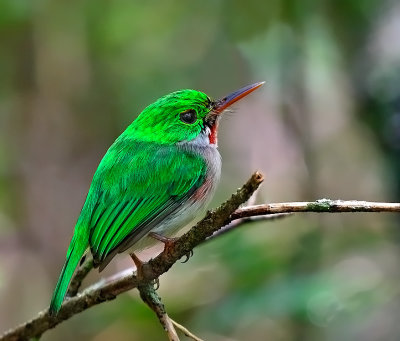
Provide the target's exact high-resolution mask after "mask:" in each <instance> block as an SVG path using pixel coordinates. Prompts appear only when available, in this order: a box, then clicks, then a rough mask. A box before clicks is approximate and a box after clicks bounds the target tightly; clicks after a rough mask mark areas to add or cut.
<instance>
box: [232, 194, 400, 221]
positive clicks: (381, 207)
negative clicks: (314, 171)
mask: <svg viewBox="0 0 400 341" xmlns="http://www.w3.org/2000/svg"><path fill="white" fill-rule="evenodd" d="M295 212H316V213H325V212H328V213H343V212H400V203H388V202H371V201H357V200H331V199H319V200H316V201H311V202H307V201H305V202H282V203H276V204H262V205H254V206H247V207H243V208H239V209H238V210H236V211H235V212H234V213H233V214H232V216H231V218H232V220H235V219H242V218H248V217H255V216H262V215H267V214H277V213H295Z"/></svg>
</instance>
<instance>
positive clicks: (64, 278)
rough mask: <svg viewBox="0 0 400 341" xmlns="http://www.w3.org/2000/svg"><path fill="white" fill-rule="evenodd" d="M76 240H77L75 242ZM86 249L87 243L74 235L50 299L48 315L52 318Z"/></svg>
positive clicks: (59, 306) (57, 310) (58, 308)
mask: <svg viewBox="0 0 400 341" xmlns="http://www.w3.org/2000/svg"><path fill="white" fill-rule="evenodd" d="M77 239H78V240H77ZM79 239H81V240H79ZM86 248H87V242H86V241H84V242H83V241H82V238H79V237H78V238H77V237H76V233H74V236H73V237H72V240H71V244H70V245H69V248H68V252H67V257H66V260H65V263H64V266H63V268H62V270H61V274H60V277H59V278H58V282H57V285H56V288H55V289H54V293H53V297H52V298H51V303H50V309H49V313H50V315H52V316H55V315H57V313H58V312H59V310H60V308H61V305H62V303H63V301H64V297H65V294H66V292H67V289H68V286H69V283H70V281H71V278H72V275H73V274H74V271H75V268H76V267H77V265H78V263H79V261H80V259H81V258H82V256H83V253H84V252H85V250H86Z"/></svg>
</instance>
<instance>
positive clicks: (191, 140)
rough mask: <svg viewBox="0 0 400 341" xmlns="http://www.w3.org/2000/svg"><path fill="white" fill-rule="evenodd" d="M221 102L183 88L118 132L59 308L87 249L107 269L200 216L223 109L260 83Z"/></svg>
mask: <svg viewBox="0 0 400 341" xmlns="http://www.w3.org/2000/svg"><path fill="white" fill-rule="evenodd" d="M262 84H263V83H256V84H253V85H250V86H247V87H244V88H242V89H240V90H238V91H235V92H233V93H232V94H230V95H228V96H226V97H224V98H223V99H221V100H218V101H212V100H210V98H208V97H207V95H206V94H204V93H202V92H199V91H195V90H180V91H177V92H174V93H171V94H169V95H166V96H164V97H162V98H160V99H159V100H157V101H156V102H154V103H153V104H150V105H149V106H148V107H147V108H145V109H144V110H143V112H142V113H141V114H140V115H139V116H138V117H137V119H136V120H135V121H134V122H133V123H132V124H131V125H130V126H129V127H128V128H127V129H126V130H125V131H124V132H123V133H122V134H121V136H119V137H118V138H117V140H116V141H115V142H114V143H113V145H112V146H111V147H110V149H109V150H108V151H107V153H106V155H105V156H104V158H103V159H102V160H101V162H100V164H99V167H98V168H97V170H96V172H95V174H94V176H93V181H92V184H91V186H90V189H89V193H88V195H87V198H86V201H85V204H84V205H83V208H82V211H81V214H80V216H79V218H78V221H77V223H76V226H75V231H74V235H73V237H72V240H71V243H70V246H69V248H68V251H67V256H66V260H65V264H64V267H63V269H62V271H61V274H60V277H59V279H58V282H57V285H56V288H55V290H54V293H53V297H52V300H51V303H50V310H49V311H50V314H52V315H55V314H56V313H57V312H58V311H59V310H60V307H61V305H62V302H63V299H64V296H65V294H66V292H67V289H68V285H69V282H70V281H71V278H72V276H73V273H74V271H75V268H76V266H77V265H78V263H79V261H80V259H81V257H82V255H83V254H84V252H85V251H86V249H87V248H90V250H91V252H92V255H93V260H94V265H95V266H96V267H99V269H100V271H101V270H102V269H103V268H104V267H105V266H106V265H107V264H108V263H109V262H110V261H111V259H112V258H113V257H114V256H115V255H116V254H117V253H120V252H123V251H126V250H128V249H130V248H132V246H133V247H134V248H135V249H138V248H140V245H139V242H141V241H142V240H144V239H145V238H144V237H146V236H147V234H148V233H149V232H150V231H152V232H156V233H158V234H163V235H171V234H173V233H174V232H176V231H177V230H179V229H180V228H182V227H183V226H184V225H185V224H186V223H188V222H190V221H191V220H193V218H194V217H195V216H196V214H197V213H198V211H199V210H201V209H202V208H204V206H205V205H206V204H207V202H208V201H209V199H210V198H211V197H212V194H213V193H214V190H215V187H216V183H217V182H218V179H219V176H220V171H221V159H220V155H219V153H218V150H217V128H218V120H219V118H220V113H221V112H222V111H223V110H225V108H227V107H228V106H229V105H231V104H232V103H234V102H236V101H237V100H239V99H240V98H242V97H244V96H246V95H247V94H249V93H250V92H252V91H254V90H255V89H257V88H258V87H260V86H261V85H262Z"/></svg>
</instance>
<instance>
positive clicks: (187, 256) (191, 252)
mask: <svg viewBox="0 0 400 341" xmlns="http://www.w3.org/2000/svg"><path fill="white" fill-rule="evenodd" d="M192 256H193V250H190V251H189V252H188V253H187V254H186V255H185V257H186V258H185V260H184V261H182V263H186V262H187V261H188V260H189V258H190V257H192Z"/></svg>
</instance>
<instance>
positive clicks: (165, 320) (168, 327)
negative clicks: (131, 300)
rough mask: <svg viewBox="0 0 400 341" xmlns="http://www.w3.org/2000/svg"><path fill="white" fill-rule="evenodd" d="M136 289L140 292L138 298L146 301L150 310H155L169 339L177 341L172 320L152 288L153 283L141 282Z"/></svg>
mask: <svg viewBox="0 0 400 341" xmlns="http://www.w3.org/2000/svg"><path fill="white" fill-rule="evenodd" d="M138 290H139V293H140V298H141V299H142V300H143V302H144V303H146V304H147V305H148V306H149V307H150V309H151V310H153V311H154V312H155V314H156V315H157V317H158V320H159V321H160V323H161V325H162V326H163V328H164V330H165V331H166V332H167V335H168V340H169V341H179V337H178V334H177V333H176V330H175V327H174V324H173V322H172V320H171V319H170V318H169V316H168V314H167V312H166V310H165V306H164V304H163V303H162V302H161V297H160V296H159V295H158V294H157V291H156V290H155V289H154V284H153V283H146V284H141V285H139V286H138Z"/></svg>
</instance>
